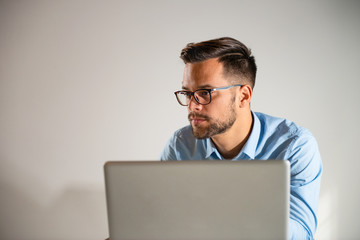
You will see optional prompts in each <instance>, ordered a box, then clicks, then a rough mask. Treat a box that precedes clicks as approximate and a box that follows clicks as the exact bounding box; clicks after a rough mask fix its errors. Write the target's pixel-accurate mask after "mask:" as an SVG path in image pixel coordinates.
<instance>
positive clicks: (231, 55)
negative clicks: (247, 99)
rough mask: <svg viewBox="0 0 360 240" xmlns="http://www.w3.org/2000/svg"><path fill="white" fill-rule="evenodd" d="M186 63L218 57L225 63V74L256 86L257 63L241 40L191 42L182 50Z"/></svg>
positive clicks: (224, 38) (224, 39)
mask: <svg viewBox="0 0 360 240" xmlns="http://www.w3.org/2000/svg"><path fill="white" fill-rule="evenodd" d="M180 58H181V59H182V60H183V61H184V63H185V64H186V63H196V62H202V61H205V60H208V59H210V58H218V61H219V62H221V63H223V66H224V74H225V75H231V76H237V77H239V80H240V81H239V82H241V83H242V84H244V81H245V82H246V84H249V85H250V86H251V87H252V88H254V86H255V78H256V69H257V67H256V64H255V58H254V57H253V56H251V50H250V49H249V48H247V47H246V46H245V45H244V44H243V43H241V42H240V41H238V40H236V39H233V38H230V37H223V38H217V39H213V40H209V41H204V42H199V43H189V44H187V45H186V47H185V48H184V49H183V50H182V51H181V55H180Z"/></svg>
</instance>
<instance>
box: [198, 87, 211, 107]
mask: <svg viewBox="0 0 360 240" xmlns="http://www.w3.org/2000/svg"><path fill="white" fill-rule="evenodd" d="M194 95H195V98H196V100H197V101H198V102H199V103H200V104H204V105H205V104H209V103H210V101H211V95H210V92H209V91H208V90H197V91H195V94H194Z"/></svg>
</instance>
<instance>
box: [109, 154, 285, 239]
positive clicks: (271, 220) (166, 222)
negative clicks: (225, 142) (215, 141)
mask: <svg viewBox="0 0 360 240" xmlns="http://www.w3.org/2000/svg"><path fill="white" fill-rule="evenodd" d="M104 171H105V188H106V200H107V213H108V224H109V236H110V240H235V239H236V240H239V239H277V240H278V239H287V238H288V220H289V198H290V196H289V191H290V186H289V184H290V165H289V162H288V161H283V160H266V161H263V160H251V161H246V160H244V161H165V162H160V161H156V162H155V161H145V162H140V161H131V162H106V163H105V165H104Z"/></svg>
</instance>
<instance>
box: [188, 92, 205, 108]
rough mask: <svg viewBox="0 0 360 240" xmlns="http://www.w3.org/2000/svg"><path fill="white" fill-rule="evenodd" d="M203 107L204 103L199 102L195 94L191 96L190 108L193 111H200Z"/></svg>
mask: <svg viewBox="0 0 360 240" xmlns="http://www.w3.org/2000/svg"><path fill="white" fill-rule="evenodd" d="M202 108H203V105H201V104H200V103H198V102H197V101H196V100H195V96H194V95H193V96H191V98H190V100H189V105H188V110H189V111H190V112H193V111H200V110H201V109H202Z"/></svg>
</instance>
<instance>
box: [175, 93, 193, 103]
mask: <svg viewBox="0 0 360 240" xmlns="http://www.w3.org/2000/svg"><path fill="white" fill-rule="evenodd" d="M176 98H177V100H178V102H179V103H180V104H181V105H183V106H186V105H188V104H189V99H190V94H189V93H187V92H185V91H180V92H177V93H176Z"/></svg>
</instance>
